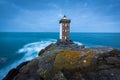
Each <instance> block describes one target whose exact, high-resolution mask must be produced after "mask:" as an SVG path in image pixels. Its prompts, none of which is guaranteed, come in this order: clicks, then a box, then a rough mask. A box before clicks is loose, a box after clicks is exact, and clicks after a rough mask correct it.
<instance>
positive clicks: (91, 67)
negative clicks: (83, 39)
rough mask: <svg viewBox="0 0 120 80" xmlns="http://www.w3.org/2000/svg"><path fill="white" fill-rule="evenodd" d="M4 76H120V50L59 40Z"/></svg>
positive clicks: (32, 79)
mask: <svg viewBox="0 0 120 80" xmlns="http://www.w3.org/2000/svg"><path fill="white" fill-rule="evenodd" d="M3 80H120V51H119V50H117V49H114V48H110V47H91V48H85V46H84V45H78V44H75V43H73V42H71V43H70V44H68V43H67V44H62V43H59V42H57V43H55V44H50V45H48V46H47V47H46V48H45V49H42V50H41V51H40V52H39V54H38V57H36V58H34V59H32V60H31V61H28V62H24V63H22V64H20V65H19V66H18V67H17V68H15V69H12V70H11V71H9V73H8V74H7V75H6V77H5V78H4V79H3Z"/></svg>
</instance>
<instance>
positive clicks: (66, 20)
mask: <svg viewBox="0 0 120 80" xmlns="http://www.w3.org/2000/svg"><path fill="white" fill-rule="evenodd" d="M70 22H71V20H70V19H67V18H66V16H65V15H64V17H63V18H62V19H61V20H60V21H59V23H70Z"/></svg>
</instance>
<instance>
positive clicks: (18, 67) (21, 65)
mask: <svg viewBox="0 0 120 80" xmlns="http://www.w3.org/2000/svg"><path fill="white" fill-rule="evenodd" d="M29 62H30V61H26V62H23V63H21V64H20V65H18V66H17V67H16V69H17V70H19V69H20V68H22V67H23V66H24V65H26V64H28V63H29Z"/></svg>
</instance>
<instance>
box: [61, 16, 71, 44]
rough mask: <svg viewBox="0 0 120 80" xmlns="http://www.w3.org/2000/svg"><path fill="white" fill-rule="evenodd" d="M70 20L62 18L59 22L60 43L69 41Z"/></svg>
mask: <svg viewBox="0 0 120 80" xmlns="http://www.w3.org/2000/svg"><path fill="white" fill-rule="evenodd" d="M70 22H71V20H70V19H67V18H66V16H64V17H63V18H62V19H61V20H60V21H59V23H60V41H61V42H69V41H70Z"/></svg>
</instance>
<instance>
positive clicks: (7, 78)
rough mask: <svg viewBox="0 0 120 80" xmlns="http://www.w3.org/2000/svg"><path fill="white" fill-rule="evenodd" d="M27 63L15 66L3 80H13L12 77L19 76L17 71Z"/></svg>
mask: <svg viewBox="0 0 120 80" xmlns="http://www.w3.org/2000/svg"><path fill="white" fill-rule="evenodd" d="M28 63H29V61H26V62H23V63H21V64H20V65H19V66H17V67H16V68H13V69H11V70H10V71H9V72H8V74H7V75H6V76H5V77H4V78H3V80H13V79H14V77H15V76H16V75H17V74H19V70H20V69H21V68H22V67H23V66H25V65H26V64H28Z"/></svg>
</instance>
